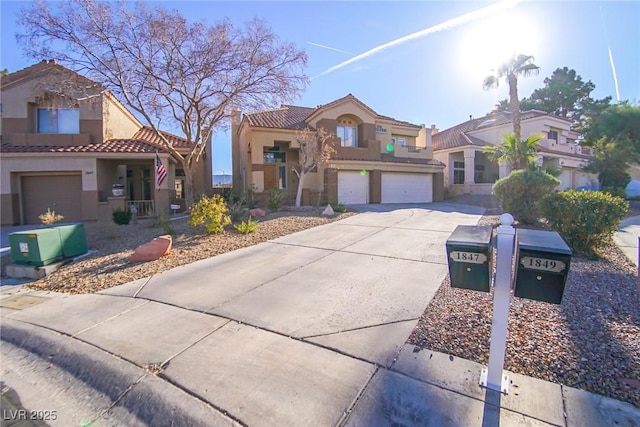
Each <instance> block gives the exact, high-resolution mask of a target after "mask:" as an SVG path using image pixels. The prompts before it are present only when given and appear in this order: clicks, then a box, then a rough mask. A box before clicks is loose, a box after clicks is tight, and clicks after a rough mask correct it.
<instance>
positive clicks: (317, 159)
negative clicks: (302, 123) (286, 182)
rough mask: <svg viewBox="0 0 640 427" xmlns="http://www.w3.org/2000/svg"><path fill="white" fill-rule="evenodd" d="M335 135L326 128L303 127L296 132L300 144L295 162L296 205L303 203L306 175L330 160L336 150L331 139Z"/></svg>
mask: <svg viewBox="0 0 640 427" xmlns="http://www.w3.org/2000/svg"><path fill="white" fill-rule="evenodd" d="M332 138H333V135H331V134H330V133H328V132H327V131H326V130H324V128H319V129H318V130H316V131H313V130H311V129H303V130H301V131H298V132H296V142H297V143H298V145H299V146H300V150H299V152H298V161H297V162H296V163H294V164H293V172H294V173H295V174H296V176H297V177H298V191H297V192H296V206H297V207H300V205H301V203H302V187H303V184H304V178H305V176H306V175H307V174H308V173H309V172H311V171H312V170H313V169H315V168H316V167H318V166H319V165H322V164H324V163H326V162H327V161H329V159H330V158H331V155H332V154H333V153H334V152H335V150H334V148H333V145H331V143H330V142H331V139H332Z"/></svg>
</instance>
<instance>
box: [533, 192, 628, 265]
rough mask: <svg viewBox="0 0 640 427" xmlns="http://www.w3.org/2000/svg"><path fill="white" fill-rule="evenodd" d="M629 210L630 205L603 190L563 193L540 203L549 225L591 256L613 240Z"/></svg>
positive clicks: (552, 195) (579, 249)
mask: <svg viewBox="0 0 640 427" xmlns="http://www.w3.org/2000/svg"><path fill="white" fill-rule="evenodd" d="M628 209H629V202H627V201H625V200H624V199H622V198H620V197H615V196H612V195H610V194H607V193H603V192H600V191H575V190H569V191H561V192H559V193H555V194H549V195H548V196H546V197H545V198H544V199H543V200H542V202H541V203H540V211H541V213H542V214H543V215H544V217H545V218H546V219H547V222H548V223H549V226H550V227H551V228H552V229H553V230H556V231H558V232H559V233H560V234H562V236H563V237H564V239H565V240H566V242H567V243H568V244H569V245H570V246H571V247H572V248H573V249H574V250H575V251H577V252H579V253H581V254H583V255H586V256H588V257H594V256H595V250H596V249H598V248H601V247H603V246H604V245H605V244H606V243H607V242H609V241H610V240H611V237H612V236H613V233H614V232H615V231H616V229H617V228H618V226H619V225H620V221H622V219H623V218H624V217H625V215H626V213H627V210H628Z"/></svg>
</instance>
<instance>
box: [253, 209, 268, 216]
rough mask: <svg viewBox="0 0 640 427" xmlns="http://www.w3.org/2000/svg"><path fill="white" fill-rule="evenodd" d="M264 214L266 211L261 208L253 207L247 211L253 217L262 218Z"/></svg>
mask: <svg viewBox="0 0 640 427" xmlns="http://www.w3.org/2000/svg"><path fill="white" fill-rule="evenodd" d="M266 214H267V213H266V212H265V211H264V210H263V209H260V208H254V209H251V210H250V211H249V215H251V216H252V217H254V218H262V217H264V216H265V215H266Z"/></svg>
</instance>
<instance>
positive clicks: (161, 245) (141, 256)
mask: <svg viewBox="0 0 640 427" xmlns="http://www.w3.org/2000/svg"><path fill="white" fill-rule="evenodd" d="M171 243H172V240H171V236H170V235H168V234H165V235H164V236H159V237H156V238H155V239H153V240H152V241H150V242H149V243H145V244H144V245H140V246H138V247H137V248H136V250H135V251H134V252H133V254H132V255H131V257H130V258H129V262H146V261H154V260H156V259H158V258H160V257H163V256H165V255H169V253H170V252H171Z"/></svg>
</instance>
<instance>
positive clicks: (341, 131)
mask: <svg viewBox="0 0 640 427" xmlns="http://www.w3.org/2000/svg"><path fill="white" fill-rule="evenodd" d="M336 133H337V135H336V136H337V137H338V138H340V145H342V146H343V147H357V146H358V129H357V128H355V127H350V126H338V127H337V129H336Z"/></svg>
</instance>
